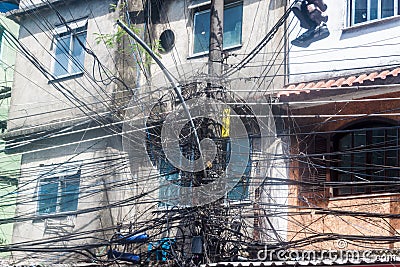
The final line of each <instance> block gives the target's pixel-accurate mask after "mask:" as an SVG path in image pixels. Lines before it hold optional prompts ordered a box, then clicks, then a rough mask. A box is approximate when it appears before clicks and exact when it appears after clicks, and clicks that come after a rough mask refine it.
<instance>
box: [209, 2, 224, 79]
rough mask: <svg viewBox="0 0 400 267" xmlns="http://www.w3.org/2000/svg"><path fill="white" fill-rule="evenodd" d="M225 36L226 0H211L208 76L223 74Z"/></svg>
mask: <svg viewBox="0 0 400 267" xmlns="http://www.w3.org/2000/svg"><path fill="white" fill-rule="evenodd" d="M223 35H224V0H211V8H210V46H209V57H208V64H209V67H208V75H209V76H211V77H215V76H220V75H221V74H222V63H223V56H222V55H223V53H222V52H223Z"/></svg>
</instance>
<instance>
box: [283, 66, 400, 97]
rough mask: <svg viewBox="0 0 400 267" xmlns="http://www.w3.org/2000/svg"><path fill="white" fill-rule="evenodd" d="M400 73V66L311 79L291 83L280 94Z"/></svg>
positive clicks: (357, 82)
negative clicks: (344, 75) (330, 77)
mask: <svg viewBox="0 0 400 267" xmlns="http://www.w3.org/2000/svg"><path fill="white" fill-rule="evenodd" d="M399 73H400V67H398V68H395V69H393V70H382V71H380V72H377V71H375V72H371V73H362V74H359V75H353V76H349V77H338V78H336V79H330V80H328V81H325V80H320V81H310V82H302V83H297V84H289V85H287V86H286V87H285V89H284V90H283V91H282V92H278V95H290V94H300V93H308V92H309V91H310V90H305V89H316V90H318V89H322V88H332V87H334V88H337V87H346V86H353V85H357V84H363V83H364V81H371V82H374V81H376V80H385V79H387V78H388V76H392V77H397V76H398V75H399Z"/></svg>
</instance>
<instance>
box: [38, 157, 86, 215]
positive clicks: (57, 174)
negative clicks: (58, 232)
mask: <svg viewBox="0 0 400 267" xmlns="http://www.w3.org/2000/svg"><path fill="white" fill-rule="evenodd" d="M75 175H78V178H75V179H78V180H79V188H80V186H81V185H80V181H81V165H80V164H67V165H62V166H46V167H43V168H42V171H41V172H40V175H39V180H38V188H37V190H36V192H37V193H36V199H37V201H36V203H37V209H36V212H37V214H38V215H49V214H62V213H64V212H61V211H60V207H61V198H62V196H63V190H62V182H63V181H66V180H68V179H70V177H71V176H75ZM49 179H53V180H54V183H57V202H56V207H55V208H56V209H55V211H54V212H49V213H46V212H41V210H40V208H41V207H40V200H41V193H42V192H41V187H42V184H45V183H47V181H46V180H49ZM79 194H80V189H78V193H77V195H78V204H79ZM67 212H69V211H67Z"/></svg>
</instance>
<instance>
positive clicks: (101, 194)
mask: <svg viewBox="0 0 400 267" xmlns="http://www.w3.org/2000/svg"><path fill="white" fill-rule="evenodd" d="M100 2H101V4H99V1H50V2H43V1H21V2H20V5H19V9H18V10H15V11H12V12H9V13H8V18H10V19H12V20H14V21H16V22H18V24H20V25H21V27H20V30H19V38H18V39H14V42H15V43H16V47H17V52H18V53H17V57H16V62H15V74H14V83H13V88H15V90H13V91H12V93H11V108H10V111H9V120H8V122H9V123H8V132H7V134H6V136H5V138H6V141H7V150H8V151H9V153H20V154H22V159H21V168H20V173H21V175H20V178H19V181H18V188H17V192H18V198H17V202H18V204H17V209H16V215H15V217H14V218H18V219H16V222H15V224H14V228H13V238H12V243H13V246H12V247H11V248H10V250H11V251H13V252H12V254H13V259H14V262H15V263H16V264H26V263H32V262H33V263H34V264H39V263H43V264H47V263H61V262H62V263H67V262H75V263H77V262H80V261H83V262H85V261H91V259H92V258H96V257H97V255H98V253H103V252H102V248H103V247H102V245H99V244H106V243H107V240H109V239H110V238H111V237H112V236H113V234H114V232H115V231H116V229H117V226H118V225H120V224H121V222H122V221H124V220H123V218H125V217H127V218H130V215H129V214H130V210H131V209H130V208H129V207H128V204H127V203H129V201H131V197H132V196H131V193H130V192H131V191H132V190H130V188H131V186H132V184H131V183H130V182H129V181H131V179H130V178H129V176H128V173H129V169H128V167H127V164H126V161H125V158H124V153H123V152H122V145H121V136H120V134H119V133H120V131H121V130H120V129H121V126H120V124H118V123H117V122H118V121H119V120H121V119H120V110H121V106H119V104H118V105H117V104H116V103H117V102H118V103H120V102H119V101H122V102H123V101H124V100H123V99H122V98H123V95H124V94H125V93H124V92H127V91H129V90H128V89H129V88H128V87H127V86H126V85H125V84H124V83H122V82H119V81H120V80H119V79H120V76H121V75H122V74H121V73H123V72H124V71H123V70H122V69H121V70H120V64H122V63H121V62H122V61H120V60H119V59H118V57H117V56H116V51H117V48H116V47H114V48H111V47H106V46H105V44H104V43H103V42H98V41H97V40H98V38H101V37H102V36H105V35H107V34H109V35H111V34H114V33H115V32H116V30H117V29H116V27H115V25H114V23H115V21H116V19H117V18H118V17H119V16H120V12H121V11H120V10H119V9H116V8H115V4H116V3H115V1H100ZM115 81H117V82H115ZM116 203H119V204H118V205H117V204H116ZM128 221H129V219H128ZM118 227H119V226H118ZM94 244H97V245H94ZM98 249H99V250H98ZM85 250H86V251H88V254H86V253H83V254H82V253H81V254H79V253H75V251H85Z"/></svg>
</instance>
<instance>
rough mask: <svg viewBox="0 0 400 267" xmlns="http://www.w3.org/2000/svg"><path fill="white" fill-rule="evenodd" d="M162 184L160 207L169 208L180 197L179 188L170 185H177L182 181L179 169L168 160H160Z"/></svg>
mask: <svg viewBox="0 0 400 267" xmlns="http://www.w3.org/2000/svg"><path fill="white" fill-rule="evenodd" d="M159 168H160V175H161V178H162V179H161V182H160V190H159V200H160V202H159V205H158V206H159V207H167V206H169V205H170V204H169V203H171V202H172V201H173V199H175V198H176V197H177V196H179V192H178V190H179V187H171V186H169V185H170V183H174V182H175V183H177V182H179V180H180V174H179V171H178V169H176V168H175V167H174V166H172V165H171V163H169V162H168V161H167V160H165V159H160V163H159Z"/></svg>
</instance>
